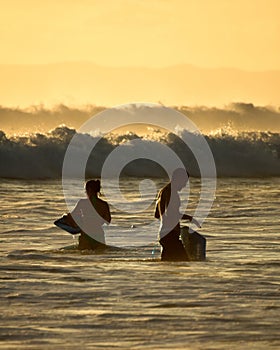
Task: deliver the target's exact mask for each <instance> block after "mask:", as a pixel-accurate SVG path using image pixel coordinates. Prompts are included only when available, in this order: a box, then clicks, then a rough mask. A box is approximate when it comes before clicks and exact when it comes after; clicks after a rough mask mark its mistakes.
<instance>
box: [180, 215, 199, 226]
mask: <svg viewBox="0 0 280 350" xmlns="http://www.w3.org/2000/svg"><path fill="white" fill-rule="evenodd" d="M182 220H188V221H191V222H192V223H194V224H195V225H196V226H197V227H201V226H200V223H199V222H198V221H197V220H196V219H195V218H194V217H193V216H191V215H188V214H183V216H182Z"/></svg>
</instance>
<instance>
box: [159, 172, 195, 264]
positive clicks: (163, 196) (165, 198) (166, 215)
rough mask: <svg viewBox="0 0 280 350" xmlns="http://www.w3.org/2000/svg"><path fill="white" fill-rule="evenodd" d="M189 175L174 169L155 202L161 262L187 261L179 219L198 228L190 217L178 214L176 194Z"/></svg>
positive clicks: (178, 200)
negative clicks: (158, 224)
mask: <svg viewBox="0 0 280 350" xmlns="http://www.w3.org/2000/svg"><path fill="white" fill-rule="evenodd" d="M188 179H189V175H188V173H187V172H186V170H185V169H183V168H178V169H176V170H175V171H174V172H173V174H172V177H171V182H169V183H168V184H167V185H166V186H165V187H163V188H162V189H161V190H160V191H159V194H158V197H157V200H156V209H155V217H156V218H157V219H160V230H159V243H160V244H161V246H162V252H161V260H163V261H164V260H165V261H186V260H189V259H188V256H187V253H186V251H185V248H184V246H183V244H182V241H181V240H180V219H182V220H189V221H192V222H193V223H194V224H195V225H197V226H198V227H199V226H200V225H199V223H198V221H197V220H195V219H194V218H193V217H192V216H191V215H187V214H181V213H180V205H181V201H180V197H179V194H178V192H179V191H181V190H182V188H183V187H185V186H186V184H187V182H188Z"/></svg>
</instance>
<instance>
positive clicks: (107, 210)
mask: <svg viewBox="0 0 280 350" xmlns="http://www.w3.org/2000/svg"><path fill="white" fill-rule="evenodd" d="M103 219H104V220H105V222H106V223H107V224H110V222H111V213H110V208H109V205H108V204H107V203H106V204H105V210H104V215H103Z"/></svg>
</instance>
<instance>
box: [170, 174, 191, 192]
mask: <svg viewBox="0 0 280 350" xmlns="http://www.w3.org/2000/svg"><path fill="white" fill-rule="evenodd" d="M188 179H189V174H188V172H187V171H186V169H184V168H178V169H176V170H174V172H173V174H172V178H171V185H172V188H173V189H174V190H176V191H180V190H181V189H182V188H183V187H185V186H186V184H187V182H188Z"/></svg>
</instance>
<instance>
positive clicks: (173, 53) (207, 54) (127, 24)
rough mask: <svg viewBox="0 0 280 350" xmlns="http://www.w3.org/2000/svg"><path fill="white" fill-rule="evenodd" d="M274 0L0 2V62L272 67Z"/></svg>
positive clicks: (275, 62)
mask: <svg viewBox="0 0 280 350" xmlns="http://www.w3.org/2000/svg"><path fill="white" fill-rule="evenodd" d="M279 18H280V1H278V0H48V1H43V0H42V1H41V0H39V1H38V0H0V42H1V55H0V63H31V64H34V63H52V62H65V61H67V62H69V61H90V62H93V63H96V64H99V65H104V66H115V67H116V66H122V67H127V66H142V67H153V68H159V67H165V66H170V65H175V64H182V63H189V64H194V65H197V66H200V67H211V68H213V67H217V68H220V67H233V68H239V69H245V70H274V69H280V20H279Z"/></svg>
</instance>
